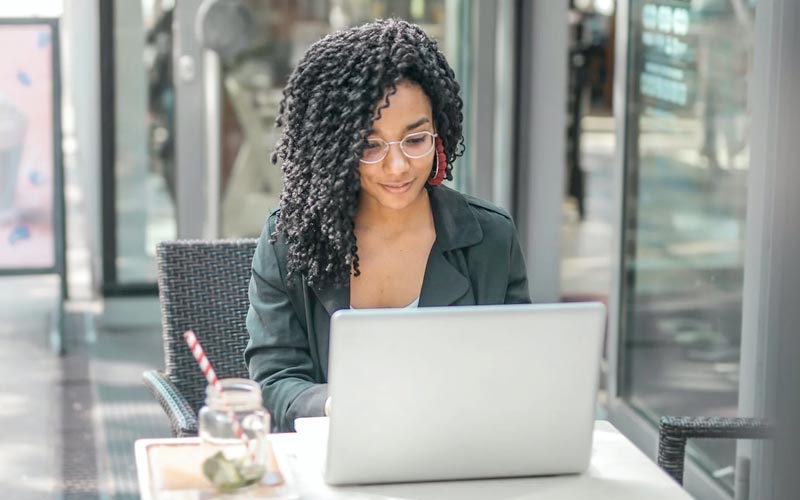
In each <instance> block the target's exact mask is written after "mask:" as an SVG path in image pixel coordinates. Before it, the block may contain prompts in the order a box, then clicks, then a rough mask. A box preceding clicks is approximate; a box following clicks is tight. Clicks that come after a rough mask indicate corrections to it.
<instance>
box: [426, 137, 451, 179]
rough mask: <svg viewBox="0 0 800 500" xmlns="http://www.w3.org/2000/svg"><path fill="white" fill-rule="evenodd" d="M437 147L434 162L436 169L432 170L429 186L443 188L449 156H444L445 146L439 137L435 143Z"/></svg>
mask: <svg viewBox="0 0 800 500" xmlns="http://www.w3.org/2000/svg"><path fill="white" fill-rule="evenodd" d="M435 146H436V159H435V160H434V162H433V163H434V167H433V168H432V169H431V177H430V179H428V184H430V185H431V186H441V185H442V182H444V178H445V176H446V175H447V156H445V154H444V144H442V140H441V139H439V138H438V137H437V138H436V142H435Z"/></svg>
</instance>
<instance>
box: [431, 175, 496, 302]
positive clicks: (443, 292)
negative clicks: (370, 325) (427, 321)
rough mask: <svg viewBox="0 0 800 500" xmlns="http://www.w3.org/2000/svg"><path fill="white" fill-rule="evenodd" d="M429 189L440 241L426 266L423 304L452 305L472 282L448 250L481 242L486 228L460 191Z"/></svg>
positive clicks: (437, 237)
mask: <svg viewBox="0 0 800 500" xmlns="http://www.w3.org/2000/svg"><path fill="white" fill-rule="evenodd" d="M429 193H430V200H431V211H432V212H433V223H434V226H435V228H436V241H435V242H434V243H433V247H432V248H431V253H430V255H429V256H428V264H427V266H426V267H425V277H424V278H423V280H422V291H421V292H420V297H419V305H420V306H428V307H431V306H449V305H452V304H455V303H457V302H458V301H459V299H461V298H462V297H464V295H466V294H467V293H468V292H469V291H470V290H471V289H472V286H471V283H470V280H469V279H468V278H467V277H466V276H464V274H462V272H461V271H459V269H458V268H457V267H456V266H455V265H454V264H453V263H452V262H450V260H448V259H447V254H446V252H449V251H452V250H456V249H459V248H464V247H468V246H472V245H475V244H477V243H480V242H481V241H482V240H483V230H482V229H481V226H480V224H479V223H478V220H477V219H476V218H475V215H473V213H472V210H470V208H469V205H468V204H467V201H466V200H465V199H464V197H463V196H462V195H461V194H460V193H457V192H456V191H453V190H452V189H450V188H446V187H435V188H430V190H429Z"/></svg>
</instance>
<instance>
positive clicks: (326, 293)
mask: <svg viewBox="0 0 800 500" xmlns="http://www.w3.org/2000/svg"><path fill="white" fill-rule="evenodd" d="M311 289H312V290H314V294H315V295H316V296H317V298H318V299H319V302H320V304H322V307H324V308H325V310H326V311H327V312H328V316H330V315H332V314H333V313H335V312H336V311H338V310H339V309H348V308H350V287H349V286H345V287H341V288H324V289H320V288H317V287H311Z"/></svg>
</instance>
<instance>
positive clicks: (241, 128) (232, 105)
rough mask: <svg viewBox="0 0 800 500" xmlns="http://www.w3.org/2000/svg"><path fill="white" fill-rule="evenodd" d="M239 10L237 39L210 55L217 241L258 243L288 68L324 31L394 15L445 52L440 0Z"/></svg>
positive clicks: (273, 185)
mask: <svg viewBox="0 0 800 500" xmlns="http://www.w3.org/2000/svg"><path fill="white" fill-rule="evenodd" d="M450 3H452V2H450ZM241 4H242V5H243V7H244V9H245V10H246V12H247V15H246V16H243V17H242V18H240V19H239V20H238V21H237V23H238V24H237V25H238V26H239V27H240V28H241V29H240V31H241V33H242V34H243V35H242V36H243V37H244V38H245V39H244V40H237V41H231V42H230V44H229V45H228V46H227V47H225V48H223V50H217V52H218V53H219V54H220V55H221V63H222V80H223V85H222V88H223V94H224V95H223V109H222V139H221V141H222V172H221V175H220V179H221V182H220V184H221V185H220V193H219V196H220V211H221V217H220V226H221V227H220V236H221V237H225V238H227V237H243V236H251V237H252V236H258V235H259V234H260V232H261V229H262V226H263V223H264V220H265V218H266V216H267V214H268V213H269V210H270V209H272V208H274V207H276V206H277V205H278V201H279V196H280V191H281V172H280V168H279V167H277V166H274V165H272V163H271V162H270V160H269V158H270V155H271V153H272V150H273V147H274V145H275V142H276V140H277V137H278V133H279V131H278V130H277V129H276V128H275V118H276V116H277V113H278V103H279V102H280V99H281V97H282V94H281V91H282V90H283V87H284V86H285V85H286V82H287V79H288V77H289V74H290V72H291V70H292V68H293V67H294V66H295V65H296V64H297V63H298V62H299V61H300V59H301V58H302V56H303V54H304V53H305V52H306V50H307V49H308V48H309V47H310V46H311V44H313V43H314V42H315V41H317V40H319V39H320V38H322V37H323V36H325V35H326V34H328V33H330V32H331V31H335V30H337V29H342V28H345V27H348V26H353V25H357V24H361V23H364V22H368V21H371V20H373V19H376V18H386V17H392V16H394V17H399V18H404V19H408V20H409V21H412V22H415V23H417V24H420V25H421V26H422V27H423V28H424V29H425V30H426V31H427V32H428V33H429V34H431V36H433V37H434V38H436V39H437V40H439V41H440V46H441V48H442V49H443V50H445V51H446V50H447V47H446V46H445V28H446V23H445V15H444V14H445V4H446V2H445V0H410V1H409V0H309V1H304V2H286V1H279V0H269V1H245V2H241ZM223 18H224V21H223ZM218 19H219V21H218V22H219V23H220V25H222V24H223V23H226V22H232V18H231V14H230V13H228V15H227V16H223V15H222V14H220V15H219V18H218ZM212 28H213V27H212ZM207 29H209V28H207ZM451 63H454V61H452V60H451Z"/></svg>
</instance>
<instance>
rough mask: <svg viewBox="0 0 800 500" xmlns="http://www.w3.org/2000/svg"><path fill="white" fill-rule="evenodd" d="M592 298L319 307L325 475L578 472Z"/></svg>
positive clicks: (597, 341) (590, 413)
mask: <svg viewBox="0 0 800 500" xmlns="http://www.w3.org/2000/svg"><path fill="white" fill-rule="evenodd" d="M604 327H605V308H604V306H603V305H602V304H600V303H572V304H552V305H498V306H469V307H431V308H419V309H371V310H342V311H338V312H336V313H335V314H334V315H333V316H332V318H331V337H330V358H329V359H330V365H329V370H328V388H329V391H330V395H331V397H332V411H331V417H330V422H329V432H328V446H327V456H326V460H325V470H324V477H325V481H326V482H327V483H328V484H331V485H344V484H372V483H393V482H415V481H439V480H453V479H477V478H493V477H517V476H535V475H552V474H569V473H580V472H583V471H585V470H586V469H587V467H588V465H589V458H590V455H591V443H592V431H593V425H594V412H595V401H596V393H597V385H598V376H599V375H598V374H599V370H600V366H599V365H600V356H601V344H602V338H603V332H604Z"/></svg>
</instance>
